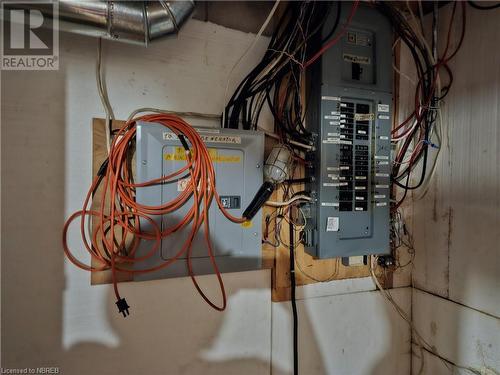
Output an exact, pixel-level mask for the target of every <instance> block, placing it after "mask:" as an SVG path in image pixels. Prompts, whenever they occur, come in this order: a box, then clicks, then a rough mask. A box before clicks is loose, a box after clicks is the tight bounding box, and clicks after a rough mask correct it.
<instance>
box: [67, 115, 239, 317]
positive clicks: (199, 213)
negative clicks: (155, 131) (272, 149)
mask: <svg viewBox="0 0 500 375" xmlns="http://www.w3.org/2000/svg"><path fill="white" fill-rule="evenodd" d="M137 121H144V122H151V123H158V124H161V125H163V126H165V127H166V128H169V129H170V130H171V131H172V132H174V133H175V134H177V136H178V137H179V139H181V140H182V141H183V145H185V146H184V147H185V148H187V147H188V145H187V143H186V142H185V140H186V139H187V140H188V141H189V143H190V145H191V147H190V150H189V148H187V149H186V160H187V163H186V165H185V166H184V167H182V168H181V169H179V170H178V171H176V172H174V173H172V174H170V175H168V176H162V177H159V178H156V179H153V180H151V181H147V182H143V183H134V182H133V179H132V171H131V163H130V160H131V158H130V156H131V151H132V150H131V147H132V145H133V141H134V138H135V134H136V122H137ZM188 150H189V151H188ZM104 167H107V168H105V171H104V170H102V171H100V172H102V173H100V174H99V175H98V176H96V177H95V178H94V180H93V182H92V184H91V186H90V188H89V190H88V192H87V196H86V198H85V202H84V204H83V208H82V209H81V210H79V211H77V212H75V213H73V215H71V216H70V217H69V218H68V220H67V221H66V223H65V224H64V228H63V239H62V242H63V249H64V252H65V254H66V256H67V257H68V259H69V260H70V261H71V262H72V263H73V264H75V265H76V266H77V267H80V268H81V269H84V270H87V271H90V272H99V271H104V270H109V269H111V273H112V278H113V287H114V291H115V295H116V298H117V299H118V300H119V301H120V300H121V297H120V294H119V292H118V286H117V278H116V273H117V271H119V272H126V273H129V274H137V273H146V272H154V271H157V270H159V269H162V268H164V267H167V266H169V265H170V264H172V263H173V262H175V261H176V260H178V259H179V257H180V256H181V255H183V254H185V253H187V254H186V262H187V267H188V271H189V275H190V277H191V280H192V281H193V284H194V286H195V288H196V290H197V291H198V292H199V293H200V295H201V296H202V297H203V299H204V300H205V301H206V302H207V303H208V304H209V305H210V306H212V307H213V308H214V309H216V310H219V311H222V310H224V309H225V308H226V292H225V289H224V283H223V281H222V276H221V274H220V272H219V269H218V267H217V264H216V262H215V257H214V252H213V247H212V243H211V241H210V231H209V221H208V210H209V208H210V205H211V203H212V199H213V198H214V197H215V201H216V202H217V205H218V207H219V209H220V210H221V212H222V213H223V214H224V216H225V217H226V218H227V219H229V220H231V221H232V222H234V223H243V222H244V221H245V219H244V218H239V217H234V216H232V215H231V214H229V213H228V212H227V211H226V209H225V208H224V207H223V206H222V202H221V200H220V197H219V195H218V193H217V190H216V186H215V177H216V176H215V171H214V167H213V164H212V160H211V158H210V155H209V152H208V150H207V147H206V145H205V144H204V143H203V141H202V139H201V138H200V136H199V134H198V133H197V132H196V130H195V129H194V128H193V127H192V126H191V125H189V124H188V123H187V122H185V121H184V120H182V119H181V118H179V117H177V116H175V115H167V114H154V115H145V116H141V117H138V118H136V119H133V120H130V121H129V122H127V124H125V126H123V128H121V129H120V130H119V131H118V133H117V135H116V136H115V137H114V140H113V142H112V144H111V149H110V152H109V158H108V162H107V165H106V164H104ZM101 169H104V168H101ZM104 172H105V173H104ZM182 176H185V177H187V176H190V180H189V183H188V186H187V187H186V189H185V190H184V191H182V192H180V193H179V195H178V196H177V197H175V198H173V199H172V200H171V201H169V202H166V203H163V204H161V205H159V206H146V205H141V204H139V203H137V202H136V200H135V191H136V190H135V189H136V188H138V187H145V186H151V185H155V184H162V183H167V182H172V179H174V178H179V177H182ZM101 182H102V184H103V189H101V205H100V208H99V210H95V211H94V210H90V209H89V206H90V205H91V201H92V196H93V194H94V193H95V190H96V189H97V187H98V186H99V184H100V183H101ZM191 197H192V198H193V200H192V206H191V208H190V209H189V211H188V212H187V214H186V215H185V216H184V217H183V218H182V220H180V221H179V222H178V223H177V224H175V225H172V226H170V227H167V228H165V229H163V230H161V229H160V228H159V227H158V225H157V224H156V222H155V221H154V220H153V219H152V217H154V216H159V215H165V214H169V213H172V212H174V211H176V210H177V209H179V208H180V207H182V206H183V205H184V204H186V203H187V202H188V201H189V200H190V198H191ZM91 216H94V217H97V218H98V220H97V222H98V224H97V225H96V226H95V228H93V229H94V230H93V235H92V238H90V239H89V238H87V235H86V231H85V222H86V220H87V219H88V218H89V217H91ZM77 218H80V231H81V236H82V241H83V244H84V246H85V248H86V249H87V251H88V252H89V253H90V255H91V257H92V259H94V260H96V261H97V263H98V264H99V265H96V266H92V265H89V264H85V263H83V262H81V261H80V260H78V259H77V258H76V257H75V256H74V255H73V254H72V252H71V250H70V249H69V247H68V241H67V234H68V228H69V226H70V224H71V223H72V222H73V221H74V220H75V219H77ZM140 218H143V219H144V220H146V221H147V222H149V223H150V224H151V226H152V228H153V231H152V232H148V231H143V230H141V228H140V221H139V219H140ZM189 225H190V229H189V231H190V232H189V237H188V239H187V240H186V242H185V243H184V244H183V246H182V247H181V249H180V250H179V252H178V253H177V254H176V255H175V256H174V257H173V258H171V259H169V260H166V261H163V262H161V263H159V264H158V265H156V266H154V267H151V268H145V269H136V268H134V269H132V268H131V267H130V265H131V264H133V263H138V262H141V261H144V260H145V259H147V258H149V257H151V256H153V254H155V252H157V251H159V249H160V243H161V239H162V238H164V237H167V236H168V235H170V234H172V233H174V232H176V231H179V230H182V229H184V228H186V230H187V227H188V226H189ZM202 225H203V226H204V237H205V242H206V245H207V251H208V255H209V257H210V261H211V264H212V266H213V269H214V272H215V274H216V276H217V279H218V282H219V286H220V291H221V295H222V305H221V306H218V305H216V304H215V303H213V302H212V301H211V300H210V299H209V298H208V297H207V296H206V295H205V293H204V292H203V291H202V289H201V287H200V285H199V284H198V282H197V281H196V277H195V275H194V273H193V268H192V262H191V253H192V243H193V240H194V238H195V236H196V234H197V233H198V230H199V229H200V227H201V226H202ZM117 229H118V230H117ZM117 233H121V234H120V235H118V234H117ZM129 236H132V237H129ZM117 237H119V238H117ZM128 238H133V240H132V241H131V244H130V245H129V247H128V248H127V249H126V248H125V247H126V243H127V239H128ZM141 240H154V244H152V246H151V249H150V250H149V251H148V252H147V253H146V254H145V255H142V256H140V257H136V256H135V253H136V250H137V248H138V246H139V243H140V242H141ZM127 308H128V306H127ZM127 312H128V311H127ZM124 316H125V314H124Z"/></svg>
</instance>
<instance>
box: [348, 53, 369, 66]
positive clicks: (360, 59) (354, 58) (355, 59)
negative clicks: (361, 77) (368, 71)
mask: <svg viewBox="0 0 500 375" xmlns="http://www.w3.org/2000/svg"><path fill="white" fill-rule="evenodd" d="M343 57H344V61H348V62H352V63H357V64H364V65H370V58H369V57H367V56H359V55H353V54H351V53H344V55H343Z"/></svg>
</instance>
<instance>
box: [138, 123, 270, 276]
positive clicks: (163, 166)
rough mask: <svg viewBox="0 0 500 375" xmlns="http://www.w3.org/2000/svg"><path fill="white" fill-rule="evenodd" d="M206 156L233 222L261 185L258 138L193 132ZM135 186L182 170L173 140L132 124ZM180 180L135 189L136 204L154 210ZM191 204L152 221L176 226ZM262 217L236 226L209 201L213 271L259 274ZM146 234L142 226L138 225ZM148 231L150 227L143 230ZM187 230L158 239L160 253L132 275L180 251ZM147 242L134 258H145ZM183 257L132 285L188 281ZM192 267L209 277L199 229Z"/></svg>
mask: <svg viewBox="0 0 500 375" xmlns="http://www.w3.org/2000/svg"><path fill="white" fill-rule="evenodd" d="M197 131H198V133H199V134H200V135H201V137H202V139H203V140H204V142H205V144H206V145H207V147H208V149H209V153H210V156H211V158H212V162H213V165H214V169H215V174H216V186H217V191H218V193H219V195H220V196H221V200H222V203H223V204H224V205H225V206H226V208H227V209H228V211H229V213H231V214H232V215H233V216H237V217H241V215H242V213H243V211H244V209H245V208H246V206H247V205H248V204H249V203H250V201H251V200H252V198H253V196H254V194H255V192H256V191H257V190H258V189H259V187H260V185H261V184H262V178H263V177H262V169H263V156H264V134H263V133H261V132H255V131H243V130H233V129H210V128H197ZM136 142H137V146H136V147H137V154H136V168H137V173H136V174H137V182H145V181H148V180H151V179H154V178H158V177H160V176H165V175H168V174H171V173H173V172H175V171H177V170H178V169H180V168H182V167H183V166H185V165H186V155H185V151H184V148H183V147H182V145H181V143H180V142H179V140H178V138H177V136H176V135H175V134H173V133H172V132H171V131H170V130H169V129H167V128H165V127H164V126H162V125H160V124H151V123H144V122H138V124H137V135H136ZM186 177H187V176H186V175H184V178H179V179H177V180H174V181H172V182H171V183H165V184H158V185H154V186H148V187H142V188H138V189H137V198H136V199H137V203H139V204H143V205H160V204H162V203H165V202H168V201H170V200H172V199H174V198H175V197H177V196H178V195H179V193H180V192H181V191H183V190H184V188H185V186H186V182H187V181H188V180H187V179H186ZM191 207H192V198H191V199H190V200H189V201H188V202H187V203H186V204H185V205H184V206H183V207H181V208H180V209H178V210H177V211H175V212H173V213H171V214H168V215H164V216H162V217H159V216H156V217H155V216H153V217H152V218H153V219H154V220H155V221H156V222H157V223H158V224H159V226H160V228H162V229H165V228H167V227H170V226H172V225H175V224H176V223H178V222H179V221H180V220H181V219H182V218H183V217H184V215H186V213H187V211H188V210H189V208H191ZM261 222H262V214H261V212H260V211H259V213H258V214H257V215H256V216H255V217H254V219H253V220H252V222H251V223H250V224H248V223H246V224H236V223H233V222H231V221H229V220H228V219H227V218H226V217H225V216H223V214H222V213H221V212H220V210H219V208H218V206H217V203H216V202H215V199H214V200H213V201H212V205H211V207H210V210H209V224H210V238H211V240H212V244H213V247H214V251H215V255H216V261H217V265H218V267H219V269H220V271H221V272H234V271H246V270H253V269H259V268H260V267H261V241H262V228H261ZM141 225H142V226H143V227H144V228H145V229H148V222H147V221H146V220H142V221H141ZM149 225H150V224H149ZM191 229H192V227H191V225H190V224H189V225H187V226H186V227H184V229H183V230H181V231H178V232H174V233H172V234H171V235H169V236H167V237H166V238H163V239H162V241H161V251H160V252H159V253H157V255H156V254H155V255H154V256H153V257H151V258H149V259H148V260H146V261H143V262H139V263H137V264H136V268H137V269H143V268H146V267H152V266H156V265H159V264H161V263H163V262H165V261H167V260H169V259H171V258H172V257H173V256H175V254H176V253H177V252H178V251H180V250H181V248H182V245H183V244H184V242H185V241H186V238H187V237H188V234H189V232H190V231H191ZM151 245H152V241H142V242H141V244H140V245H139V249H138V254H137V255H138V256H142V255H145V254H146V252H147V251H148V250H149V249H150V248H151ZM185 259H186V255H183V256H181V257H180V258H179V260H177V261H176V262H173V263H172V264H170V265H169V266H167V267H165V268H162V269H161V270H159V271H157V272H154V273H147V274H137V275H136V276H135V280H147V279H158V278H167V277H179V276H186V275H188V271H187V265H186V261H185ZM192 264H193V270H194V273H195V274H198V275H199V274H208V273H212V272H213V268H212V265H211V263H210V259H209V258H208V251H207V247H206V243H205V239H204V228H203V227H201V228H200V230H199V232H198V234H197V236H196V237H195V240H194V241H193V246H192Z"/></svg>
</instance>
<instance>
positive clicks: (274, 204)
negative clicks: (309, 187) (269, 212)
mask: <svg viewBox="0 0 500 375" xmlns="http://www.w3.org/2000/svg"><path fill="white" fill-rule="evenodd" d="M298 200H301V201H308V202H310V201H311V197H308V196H307V195H297V196H296V197H293V198H292V199H289V200H287V201H285V202H274V201H267V202H266V203H265V205H266V206H271V207H284V206H289V205H291V204H292V203H294V202H296V201H298Z"/></svg>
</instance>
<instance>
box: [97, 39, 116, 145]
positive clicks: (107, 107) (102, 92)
mask: <svg viewBox="0 0 500 375" xmlns="http://www.w3.org/2000/svg"><path fill="white" fill-rule="evenodd" d="M96 81H97V91H98V92H99V97H100V98H101V103H102V106H103V107H104V112H106V123H105V129H104V131H105V134H106V147H107V151H108V153H109V149H110V147H111V127H112V125H111V121H112V120H114V119H115V114H114V113H113V108H112V107H111V104H110V102H109V97H108V91H107V88H106V84H105V82H104V79H103V74H102V39H101V38H99V39H98V42H97V61H96Z"/></svg>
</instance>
